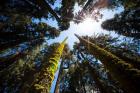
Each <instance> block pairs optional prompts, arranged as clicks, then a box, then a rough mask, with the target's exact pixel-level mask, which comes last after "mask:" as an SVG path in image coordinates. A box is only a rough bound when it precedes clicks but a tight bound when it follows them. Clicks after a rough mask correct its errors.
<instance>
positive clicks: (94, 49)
mask: <svg viewBox="0 0 140 93" xmlns="http://www.w3.org/2000/svg"><path fill="white" fill-rule="evenodd" d="M76 36H77V35H76ZM77 37H78V38H79V40H80V42H81V43H82V44H83V45H84V46H86V47H87V49H88V47H89V48H90V50H88V51H89V52H90V53H91V54H93V55H94V56H95V57H96V58H98V59H99V60H100V61H101V62H102V63H103V64H104V65H105V67H106V68H107V69H108V70H109V72H110V73H111V75H112V76H113V77H114V78H116V80H118V81H119V83H120V85H121V86H122V87H123V88H124V90H125V91H127V92H128V93H132V92H135V93H138V92H139V88H138V86H139V85H140V82H138V81H139V79H140V71H139V70H138V69H135V68H133V67H132V65H130V64H128V63H126V62H125V61H123V60H122V59H120V58H118V57H117V56H115V55H113V54H111V53H110V52H108V51H106V50H104V49H102V48H100V47H99V46H97V45H95V44H93V43H91V42H89V41H86V40H85V39H82V38H81V37H79V36H77ZM87 45H88V46H87ZM118 75H119V76H118ZM135 80H136V81H135ZM131 85H133V86H131ZM130 86H131V88H130Z"/></svg>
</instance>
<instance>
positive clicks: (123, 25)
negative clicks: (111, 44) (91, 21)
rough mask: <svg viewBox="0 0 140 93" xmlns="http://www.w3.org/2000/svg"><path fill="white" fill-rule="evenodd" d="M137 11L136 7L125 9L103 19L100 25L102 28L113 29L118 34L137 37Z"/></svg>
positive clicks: (139, 32)
mask: <svg viewBox="0 0 140 93" xmlns="http://www.w3.org/2000/svg"><path fill="white" fill-rule="evenodd" d="M139 11H140V9H138V8H137V9H134V10H132V9H130V10H125V11H124V12H122V13H121V14H116V15H115V17H114V18H112V19H108V20H106V21H104V22H103V23H102V25H101V26H102V28H103V29H106V30H109V31H115V32H116V33H118V34H120V35H124V36H127V37H134V38H137V39H139V38H140V29H139V26H140V25H139V23H140V20H139V18H138V17H139Z"/></svg>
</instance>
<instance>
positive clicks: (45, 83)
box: [29, 38, 67, 93]
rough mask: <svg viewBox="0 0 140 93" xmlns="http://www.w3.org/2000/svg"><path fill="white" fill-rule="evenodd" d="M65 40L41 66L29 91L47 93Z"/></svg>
mask: <svg viewBox="0 0 140 93" xmlns="http://www.w3.org/2000/svg"><path fill="white" fill-rule="evenodd" d="M66 39H67V38H66ZM66 39H65V40H64V41H63V42H62V43H61V44H60V45H59V46H58V48H57V49H56V50H55V51H54V52H53V54H52V55H51V57H50V58H49V61H48V62H47V63H46V64H44V65H43V67H42V68H41V71H40V72H39V73H38V74H37V75H36V77H35V79H34V81H33V83H32V85H31V88H30V90H29V91H31V92H34V93H49V90H50V87H51V83H52V81H53V78H54V73H55V71H56V70H57V67H58V62H59V60H60V57H61V55H62V52H63V48H64V45H65V42H66Z"/></svg>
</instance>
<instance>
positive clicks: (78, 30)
mask: <svg viewBox="0 0 140 93" xmlns="http://www.w3.org/2000/svg"><path fill="white" fill-rule="evenodd" d="M78 10H80V8H79V7H78V6H76V7H75V12H77V11H78ZM121 11H123V8H121V7H119V8H118V9H116V10H115V11H113V10H108V9H104V10H102V11H101V13H102V14H103V15H104V16H103V18H102V19H101V20H100V21H99V22H96V21H94V20H92V19H90V18H86V19H85V20H84V21H83V22H81V23H79V24H75V23H74V22H73V21H71V22H70V27H69V29H68V30H66V31H63V32H61V33H60V36H59V37H57V38H55V39H50V40H49V41H48V42H49V44H52V43H54V42H61V41H63V40H64V38H65V37H68V40H67V44H68V45H69V47H70V48H71V49H72V48H73V44H74V42H78V39H77V38H76V37H75V36H74V34H78V35H80V36H82V35H88V36H91V35H93V34H97V33H99V34H100V33H105V34H109V33H110V32H108V31H106V30H103V29H102V28H101V23H102V22H103V21H104V20H106V19H110V18H112V17H114V14H116V13H120V12H121ZM47 22H48V23H49V24H50V25H52V26H54V27H57V22H55V21H52V20H48V21H47ZM110 34H113V36H117V34H115V33H114V32H112V33H110Z"/></svg>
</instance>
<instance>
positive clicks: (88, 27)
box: [79, 18, 96, 33]
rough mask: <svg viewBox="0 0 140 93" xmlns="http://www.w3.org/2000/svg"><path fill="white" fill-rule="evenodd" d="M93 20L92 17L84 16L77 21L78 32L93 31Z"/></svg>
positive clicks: (94, 23)
mask: <svg viewBox="0 0 140 93" xmlns="http://www.w3.org/2000/svg"><path fill="white" fill-rule="evenodd" d="M95 25H96V22H95V20H93V19H92V18H86V19H85V20H84V21H83V22H81V23H79V29H80V30H81V32H80V33H91V32H93V28H95V27H96V26H95Z"/></svg>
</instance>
